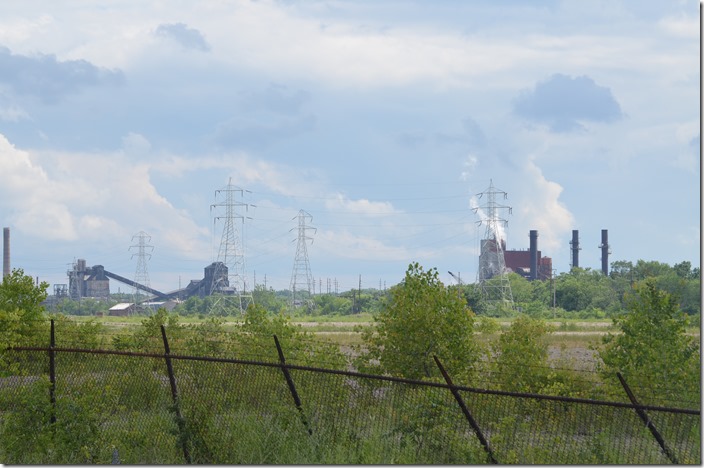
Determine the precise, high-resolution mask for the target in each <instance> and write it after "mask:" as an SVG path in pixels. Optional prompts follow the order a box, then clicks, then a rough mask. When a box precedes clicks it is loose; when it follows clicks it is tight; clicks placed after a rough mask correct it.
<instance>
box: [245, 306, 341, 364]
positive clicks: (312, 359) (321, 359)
mask: <svg viewBox="0 0 704 468" xmlns="http://www.w3.org/2000/svg"><path fill="white" fill-rule="evenodd" d="M274 335H276V337H277V338H278V340H279V343H280V344H281V347H282V349H283V351H284V353H285V357H286V361H287V362H290V363H294V364H300V365H318V366H326V365H327V366H331V367H334V368H342V367H344V366H345V364H346V360H345V358H344V356H343V355H342V353H341V351H340V348H339V346H335V345H334V344H331V343H327V342H322V341H317V340H315V339H314V337H313V336H312V335H311V334H310V333H308V332H306V331H305V330H304V329H303V327H301V326H300V325H298V324H295V323H292V322H291V319H290V318H289V317H288V316H287V315H284V314H283V313H279V314H269V313H268V312H267V311H266V309H264V307H262V306H261V305H259V304H250V305H249V307H247V310H246V312H245V314H244V322H243V323H242V324H241V325H240V326H239V327H238V328H237V329H236V330H235V332H234V333H233V334H232V339H233V346H234V348H235V352H236V353H242V354H247V355H253V356H256V357H257V358H266V359H267V360H274V361H278V359H279V357H278V352H277V350H276V346H275V342H274Z"/></svg>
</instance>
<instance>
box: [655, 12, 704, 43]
mask: <svg viewBox="0 0 704 468" xmlns="http://www.w3.org/2000/svg"><path fill="white" fill-rule="evenodd" d="M658 26H659V27H660V28H661V29H662V30H663V31H665V32H667V33H668V34H671V35H673V36H678V37H684V38H687V39H699V34H700V31H699V18H697V17H696V16H689V15H685V14H684V13H681V14H679V15H677V16H668V17H666V18H663V19H661V20H660V21H659V22H658Z"/></svg>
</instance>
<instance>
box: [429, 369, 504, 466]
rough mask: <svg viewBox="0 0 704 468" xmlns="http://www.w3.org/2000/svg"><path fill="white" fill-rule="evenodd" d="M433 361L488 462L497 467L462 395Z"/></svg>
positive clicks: (487, 442)
mask: <svg viewBox="0 0 704 468" xmlns="http://www.w3.org/2000/svg"><path fill="white" fill-rule="evenodd" d="M433 359H435V364H437V366H438V367H439V368H440V372H442V376H443V377H444V378H445V382H447V385H449V386H450V391H451V392H452V395H453V396H454V397H455V400H457V404H458V405H460V409H461V410H462V413H463V414H464V417H465V418H467V421H469V425H470V426H472V429H474V433H475V434H477V439H479V442H480V443H481V444H482V447H484V450H485V451H486V453H487V455H489V460H490V461H491V463H493V464H495V465H497V464H498V463H499V462H498V461H496V458H495V457H494V453H493V452H492V450H491V447H490V446H489V441H488V440H486V437H484V434H482V430H481V429H480V428H479V424H477V421H475V420H474V417H472V413H470V412H469V408H467V405H466V404H465V403H464V400H463V399H462V395H460V392H459V390H457V387H455V385H454V384H453V383H452V379H451V378H450V375H449V374H448V373H447V371H446V370H445V368H444V367H443V365H442V364H441V363H440V359H438V357H437V356H433Z"/></svg>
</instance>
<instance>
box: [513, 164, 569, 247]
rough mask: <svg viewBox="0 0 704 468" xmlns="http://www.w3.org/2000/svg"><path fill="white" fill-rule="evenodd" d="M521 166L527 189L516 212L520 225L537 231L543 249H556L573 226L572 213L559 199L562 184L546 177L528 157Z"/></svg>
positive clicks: (560, 245)
mask: <svg viewBox="0 0 704 468" xmlns="http://www.w3.org/2000/svg"><path fill="white" fill-rule="evenodd" d="M524 169H525V172H526V177H525V179H526V180H527V181H529V183H528V184H527V187H526V188H527V189H529V190H528V193H524V195H525V196H523V197H522V198H521V203H520V207H518V210H517V214H518V216H520V218H521V221H522V224H523V225H528V226H532V227H531V229H537V230H538V232H539V235H540V245H541V250H542V251H543V252H557V251H558V250H560V249H561V248H562V247H564V244H565V239H566V238H567V234H568V233H569V232H570V231H571V230H572V229H573V228H574V225H575V219H574V216H573V215H572V213H571V212H570V211H569V209H568V208H567V207H566V206H565V204H564V203H562V202H561V201H560V194H561V193H562V191H563V187H562V186H561V185H560V184H558V183H556V182H553V181H549V180H547V179H546V178H545V176H544V175H543V172H542V170H541V169H540V168H539V167H538V166H537V165H536V164H535V162H534V161H533V160H532V159H529V160H528V161H527V162H526V164H525V168H524Z"/></svg>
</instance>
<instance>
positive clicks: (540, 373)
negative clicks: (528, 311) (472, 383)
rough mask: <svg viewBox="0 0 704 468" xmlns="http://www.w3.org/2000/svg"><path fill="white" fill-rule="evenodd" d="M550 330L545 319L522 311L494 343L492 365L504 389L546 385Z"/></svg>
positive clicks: (527, 389) (533, 389) (523, 389)
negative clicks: (533, 316)
mask: <svg viewBox="0 0 704 468" xmlns="http://www.w3.org/2000/svg"><path fill="white" fill-rule="evenodd" d="M549 333H551V329H550V327H548V325H547V324H546V323H545V322H543V321H542V320H537V319H534V318H531V317H528V316H526V315H520V316H518V318H516V319H515V320H514V321H513V322H511V326H510V327H509V328H508V330H506V331H505V332H503V333H502V334H501V336H500V337H499V339H498V340H497V341H496V342H494V343H493V345H492V351H493V352H494V355H495V359H494V361H493V363H492V367H493V368H494V370H495V374H494V375H495V381H497V382H498V383H499V385H500V386H501V389H502V390H508V391H514V392H538V391H539V390H540V389H541V388H542V387H543V386H545V385H546V383H547V379H548V374H549V369H548V343H547V341H546V337H547V335H548V334H549Z"/></svg>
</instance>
